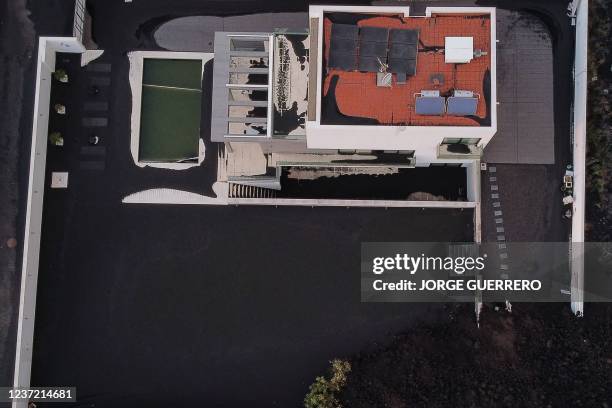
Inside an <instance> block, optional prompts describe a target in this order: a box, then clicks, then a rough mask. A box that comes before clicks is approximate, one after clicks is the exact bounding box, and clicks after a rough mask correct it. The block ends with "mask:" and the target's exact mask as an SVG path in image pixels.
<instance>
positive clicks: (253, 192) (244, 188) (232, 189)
mask: <svg viewBox="0 0 612 408" xmlns="http://www.w3.org/2000/svg"><path fill="white" fill-rule="evenodd" d="M274 197H276V190H272V189H269V188H263V187H256V186H248V185H243V184H235V183H229V198H274Z"/></svg>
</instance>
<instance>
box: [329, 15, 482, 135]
mask: <svg viewBox="0 0 612 408" xmlns="http://www.w3.org/2000/svg"><path fill="white" fill-rule="evenodd" d="M334 25H337V26H338V27H336V29H334ZM351 26H352V27H354V29H353V30H350V28H351ZM366 27H375V28H379V29H382V30H372V29H368V30H364V28H366ZM342 28H344V29H345V30H344V32H343V33H342V34H340V36H338V33H339V32H342ZM351 31H352V32H353V33H354V34H351V33H350V32H351ZM372 31H374V32H376V34H375V36H374V37H376V38H374V40H375V41H378V44H373V43H372V42H369V41H370V40H372V36H371V34H372ZM409 32H412V33H414V34H415V35H412V36H408V35H402V34H405V33H409ZM386 33H388V34H386ZM364 34H367V35H364ZM351 35H352V36H353V37H352V38H351ZM400 36H401V37H403V38H412V37H416V38H414V39H415V41H414V43H415V44H414V46H413V49H412V50H411V49H410V45H406V46H405V47H404V48H402V49H398V48H397V47H396V46H397V44H396V43H394V41H399V40H394V38H399V37H400ZM449 37H459V38H462V39H463V40H467V41H468V42H472V44H471V49H468V50H467V53H466V54H467V55H468V60H467V61H466V62H464V63H457V62H455V61H456V60H454V59H452V56H451V51H452V49H451V47H449V44H448V38H449ZM469 38H471V39H472V40H471V41H470V40H469ZM347 40H348V41H347ZM334 42H335V44H334ZM323 45H324V49H323V62H322V64H323V65H322V66H323V81H322V88H323V89H322V95H323V97H322V109H321V115H322V116H321V124H326V125H334V124H343V125H347V124H348V125H350V124H369V125H395V126H397V125H410V126H490V125H491V118H490V106H491V100H490V98H491V78H490V76H491V73H490V72H491V21H490V15H489V14H480V13H476V14H474V13H472V14H445V15H442V14H432V15H431V16H430V17H406V16H404V15H401V14H365V13H361V14H360V13H346V12H330V13H325V14H324V21H323ZM338 52H340V53H341V56H342V61H340V62H338V58H337V56H338V54H337V53H338ZM331 54H334V55H331ZM466 54H464V55H466ZM398 57H399V59H398ZM398 61H399V63H398ZM385 73H386V75H385ZM424 91H425V92H424ZM456 91H466V92H456ZM419 99H421V100H420V101H419ZM468 99H469V100H468ZM466 103H467V104H466ZM466 109H467V110H466Z"/></svg>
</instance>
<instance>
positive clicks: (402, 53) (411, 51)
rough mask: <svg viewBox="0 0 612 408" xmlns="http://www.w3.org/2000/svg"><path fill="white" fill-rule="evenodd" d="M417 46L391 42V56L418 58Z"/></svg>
mask: <svg viewBox="0 0 612 408" xmlns="http://www.w3.org/2000/svg"><path fill="white" fill-rule="evenodd" d="M416 54H417V48H416V45H415V44H404V43H391V47H390V49H389V57H390V58H406V59H416Z"/></svg>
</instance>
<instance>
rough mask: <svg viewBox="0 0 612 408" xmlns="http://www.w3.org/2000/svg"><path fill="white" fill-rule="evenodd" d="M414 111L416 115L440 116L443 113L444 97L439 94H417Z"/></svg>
mask: <svg viewBox="0 0 612 408" xmlns="http://www.w3.org/2000/svg"><path fill="white" fill-rule="evenodd" d="M414 108H415V112H416V113H417V114H418V115H427V116H441V115H444V111H445V106H444V98H443V97H441V96H433V97H432V96H417V97H416V104H415V107H414Z"/></svg>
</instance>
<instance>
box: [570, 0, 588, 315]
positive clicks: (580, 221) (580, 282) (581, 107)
mask: <svg viewBox="0 0 612 408" xmlns="http://www.w3.org/2000/svg"><path fill="white" fill-rule="evenodd" d="M576 2H577V8H576V55H575V61H574V146H573V148H574V150H573V152H574V157H573V161H574V208H573V216H572V245H571V248H572V254H571V256H572V282H571V289H572V291H571V292H572V293H571V301H572V311H573V312H574V313H580V314H582V313H583V309H584V294H583V290H584V245H582V244H580V243H583V242H584V206H585V173H586V164H585V162H586V138H587V135H586V129H587V123H586V113H587V112H586V109H587V57H588V34H589V33H588V26H589V2H588V0H576Z"/></svg>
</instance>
